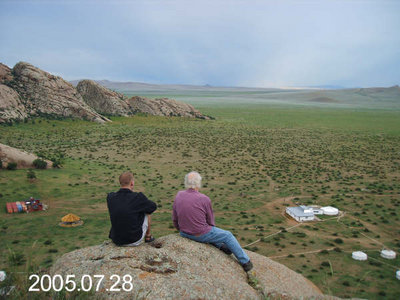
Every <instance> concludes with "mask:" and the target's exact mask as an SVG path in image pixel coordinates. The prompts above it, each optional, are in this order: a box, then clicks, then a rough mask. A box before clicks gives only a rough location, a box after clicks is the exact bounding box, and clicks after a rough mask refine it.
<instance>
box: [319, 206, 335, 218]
mask: <svg viewBox="0 0 400 300" xmlns="http://www.w3.org/2000/svg"><path fill="white" fill-rule="evenodd" d="M321 210H322V211H323V213H324V215H328V216H336V215H338V214H339V210H338V209H337V208H336V207H333V206H324V207H321Z"/></svg>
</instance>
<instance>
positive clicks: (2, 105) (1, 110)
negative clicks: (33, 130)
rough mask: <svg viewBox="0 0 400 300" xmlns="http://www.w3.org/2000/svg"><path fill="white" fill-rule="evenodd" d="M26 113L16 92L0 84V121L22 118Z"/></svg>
mask: <svg viewBox="0 0 400 300" xmlns="http://www.w3.org/2000/svg"><path fill="white" fill-rule="evenodd" d="M27 117H28V115H27V113H26V109H25V106H24V105H23V104H22V101H21V98H20V97H19V95H18V93H17V92H16V91H14V90H13V89H12V88H10V87H8V86H6V85H4V84H0V123H5V122H8V121H13V120H20V121H22V120H24V119H25V118H27Z"/></svg>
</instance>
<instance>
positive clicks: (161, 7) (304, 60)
mask: <svg viewBox="0 0 400 300" xmlns="http://www.w3.org/2000/svg"><path fill="white" fill-rule="evenodd" d="M111 2H112V3H111ZM0 28H1V29H0V62H3V63H5V64H7V65H9V66H11V67H12V66H14V65H15V63H17V62H18V61H27V62H29V63H31V64H33V65H35V66H37V67H40V68H42V69H44V70H46V71H48V72H50V73H53V74H56V75H60V76H63V77H64V78H65V79H68V80H72V79H82V78H90V79H109V80H114V81H140V82H149V83H178V84H198V85H203V84H210V85H215V86H257V87H288V86H318V85H337V86H343V87H355V86H360V87H368V86H391V85H395V84H400V30H399V29H400V1H384V0H377V1H351V0H346V1H328V0H323V1H322V0H319V1H299V0H297V1H282V0H281V1H252V0H246V1H239V0H230V1H218V0H213V1H204V0H203V1H194V0H193V1H189V0H176V1H169V0H162V1H152V0H145V1H57V0H53V1H18V0H14V1H6V0H0Z"/></svg>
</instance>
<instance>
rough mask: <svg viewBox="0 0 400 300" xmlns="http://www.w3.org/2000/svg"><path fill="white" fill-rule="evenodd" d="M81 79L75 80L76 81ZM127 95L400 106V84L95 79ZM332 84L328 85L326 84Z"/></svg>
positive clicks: (197, 101)
mask: <svg viewBox="0 0 400 300" xmlns="http://www.w3.org/2000/svg"><path fill="white" fill-rule="evenodd" d="M77 82H78V81H72V82H71V83H72V84H77ZM96 82H97V83H98V84H100V85H102V86H104V87H106V88H108V89H111V90H114V91H117V92H120V93H123V94H125V95H141V96H151V97H173V98H175V99H177V100H182V101H184V102H186V103H190V104H192V105H198V104H202V105H204V104H205V103H207V104H210V105H212V104H218V103H219V104H225V105H231V104H234V103H236V104H237V103H246V104H250V103H253V104H274V105H275V104H279V105H301V106H317V107H335V108H357V109H358V108H361V109H391V110H392V109H394V110H400V88H399V86H398V85H396V86H392V87H370V88H346V89H344V88H343V89H340V88H338V87H332V89H325V88H321V87H320V88H315V87H313V88H304V89H302V88H282V89H277V88H246V87H214V86H208V85H206V86H195V85H169V84H147V83H140V82H114V81H109V80H99V81H96ZM325 87H329V86H325Z"/></svg>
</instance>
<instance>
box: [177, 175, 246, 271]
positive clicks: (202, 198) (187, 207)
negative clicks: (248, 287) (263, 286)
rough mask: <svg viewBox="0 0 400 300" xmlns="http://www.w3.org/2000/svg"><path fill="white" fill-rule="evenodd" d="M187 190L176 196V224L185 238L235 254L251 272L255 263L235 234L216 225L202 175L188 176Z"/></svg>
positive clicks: (244, 267) (186, 179)
mask: <svg viewBox="0 0 400 300" xmlns="http://www.w3.org/2000/svg"><path fill="white" fill-rule="evenodd" d="M185 187H186V190H184V191H180V192H178V194H177V195H176V197H175V201H174V205H173V211H172V221H173V222H174V226H175V228H176V229H178V230H179V231H180V234H181V236H183V237H186V238H189V239H192V240H195V241H197V242H201V243H209V244H213V245H214V246H216V247H217V248H219V249H221V250H222V251H224V252H225V253H227V254H231V253H233V254H234V255H235V256H236V258H237V260H238V261H239V263H240V264H241V265H242V267H243V269H244V270H245V271H246V272H248V271H250V270H251V269H252V268H253V264H252V263H251V261H250V258H249V257H248V256H247V254H246V252H244V250H243V249H242V247H240V244H239V242H238V241H237V239H236V238H235V237H234V236H233V234H232V233H231V232H229V231H227V230H223V229H220V228H218V227H216V226H215V221H214V213H213V210H212V206H211V200H210V198H208V197H207V196H206V195H204V194H202V193H200V192H199V189H200V187H201V176H200V174H199V173H197V172H190V173H188V174H187V175H186V176H185Z"/></svg>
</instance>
